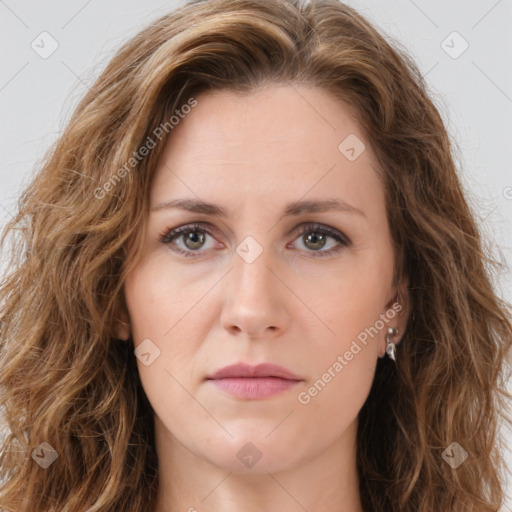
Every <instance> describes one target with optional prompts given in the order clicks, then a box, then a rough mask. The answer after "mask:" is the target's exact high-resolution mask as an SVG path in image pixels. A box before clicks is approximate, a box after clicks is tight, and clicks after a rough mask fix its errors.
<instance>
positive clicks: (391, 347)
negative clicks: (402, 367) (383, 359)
mask: <svg viewBox="0 0 512 512" xmlns="http://www.w3.org/2000/svg"><path fill="white" fill-rule="evenodd" d="M397 333H398V329H395V328H394V327H388V332H387V334H386V354H387V355H388V356H389V357H390V358H391V359H393V361H395V362H396V359H395V355H396V352H395V344H394V343H392V342H391V341H390V339H389V338H391V336H394V335H395V334H397Z"/></svg>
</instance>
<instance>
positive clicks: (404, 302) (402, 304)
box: [379, 278, 410, 358]
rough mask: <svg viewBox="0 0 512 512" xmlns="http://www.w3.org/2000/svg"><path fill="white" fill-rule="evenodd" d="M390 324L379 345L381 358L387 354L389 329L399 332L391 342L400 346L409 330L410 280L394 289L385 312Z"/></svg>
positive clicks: (406, 279) (387, 324)
mask: <svg viewBox="0 0 512 512" xmlns="http://www.w3.org/2000/svg"><path fill="white" fill-rule="evenodd" d="M384 314H385V315H386V318H387V319H388V322H387V323H386V327H385V329H383V334H382V339H381V340H380V343H379V357H380V358H382V357H384V355H385V353H386V334H387V332H388V331H387V328H388V327H394V328H395V329H396V330H397V331H398V332H397V333H396V334H395V336H393V337H392V338H391V341H392V342H393V343H394V344H395V345H398V343H400V341H401V340H402V338H403V336H404V333H405V329H406V328H407V320H408V319H409V314H410V296H409V279H408V278H405V279H404V280H403V281H402V283H400V285H399V286H397V287H396V288H395V289H394V293H393V296H392V298H391V299H390V300H389V302H388V303H387V304H386V308H385V311H384Z"/></svg>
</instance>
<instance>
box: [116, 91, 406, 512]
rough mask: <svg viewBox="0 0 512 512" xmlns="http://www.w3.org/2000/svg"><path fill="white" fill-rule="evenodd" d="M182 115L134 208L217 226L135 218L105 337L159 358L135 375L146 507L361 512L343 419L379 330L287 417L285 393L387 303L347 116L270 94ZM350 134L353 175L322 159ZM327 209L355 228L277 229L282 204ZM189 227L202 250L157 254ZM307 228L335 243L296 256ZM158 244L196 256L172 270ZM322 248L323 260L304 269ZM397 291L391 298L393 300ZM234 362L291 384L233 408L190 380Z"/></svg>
mask: <svg viewBox="0 0 512 512" xmlns="http://www.w3.org/2000/svg"><path fill="white" fill-rule="evenodd" d="M197 100H198V104H197V106H196V107H195V108H194V109H192V111H191V112H190V114H188V115H187V116H186V117H185V119H183V120H182V121H180V124H179V125H177V126H176V127H175V128H174V129H173V131H172V133H171V136H170V137H169V139H168V141H167V143H166V144H167V145H166V147H165V150H164V152H163V154H162V157H161V159H160V161H159V164H158V167H157V169H156V171H155V174H154V177H153V181H152V186H151V190H150V208H153V207H155V206H156V205H158V204H160V203H162V202H164V201H169V200H173V199H177V198H192V199H202V200H204V201H207V202H210V203H215V204H218V205H220V206H222V207H223V208H225V209H226V210H227V213H228V215H227V217H225V218H222V217H219V216H217V215H211V214H205V213H201V214H198V213H191V212H187V211H184V210H179V209H171V208H162V209H160V210H156V211H152V212H151V213H150V216H149V219H148V230H147V239H146V241H145V249H144V250H145V252H144V255H143V257H142V259H141V260H140V261H139V263H138V264H137V266H136V267H135V268H134V269H133V271H132V272H131V273H130V274H129V276H128V277H127V280H126V282H125V298H126V304H127V308H128V310H127V312H126V313H127V314H126V316H125V317H124V321H125V322H126V323H127V324H128V326H123V325H120V326H119V337H120V338H123V339H127V338H128V337H129V336H130V335H131V336H133V340H134V344H135V347H137V346H138V345H139V344H140V343H141V342H142V341H143V340H144V339H147V338H149V339H150V340H151V342H152V343H153V344H154V345H152V346H156V347H158V349H159V350H160V355H159V356H158V357H157V358H156V359H155V360H154V361H153V362H152V363H151V364H150V365H148V366H146V365H144V364H143V363H142V362H141V361H140V360H137V365H138V370H139V374H140V378H141V381H142V385H143V387H144V390H145V392H146V394H147V396H148V399H149V401H150V403H151V405H152V407H153V410H154V414H155V437H156V448H157V453H158V458H159V474H160V486H159V491H158V499H157V506H156V509H155V510H156V511H157V512H163V511H187V510H188V511H189V512H193V511H194V510H197V511H223V512H231V511H237V512H239V511H240V510H243V511H244V512H253V511H254V512H256V511H261V510H266V511H269V512H277V511H281V510H287V511H291V512H295V511H297V512H298V511H301V512H303V510H304V509H307V510H308V511H309V512H316V511H322V512H325V511H349V512H361V511H362V507H361V502H360V496H359V490H358V478H357V473H356V432H357V415H358V412H359V410H360V409H361V407H362V406H363V404H364V402H365V400H366V398H367V396H368V393H369V391H370V387H371V384H372V380H373V377H374V373H375V367H376V363H377V358H378V357H382V356H383V355H384V352H385V348H386V342H385V334H386V328H384V329H381V330H380V331H379V332H378V334H377V335H375V336H373V337H370V338H369V339H368V342H367V344H366V345H364V344H362V343H359V345H360V347H361V350H360V351H359V352H358V353H357V354H356V355H354V356H353V358H352V359H351V360H350V361H347V364H346V366H344V367H343V369H342V371H340V372H338V373H337V374H336V376H335V377H334V378H331V380H330V382H329V383H327V385H326V386H325V387H324V388H323V389H322V390H321V392H319V393H317V395H316V396H314V397H311V400H310V401H309V403H307V404H303V403H300V402H299V400H298V393H299V392H301V391H302V392H304V391H307V390H308V389H309V388H310V387H311V386H312V385H313V383H314V382H315V381H317V380H318V379H319V378H320V377H321V376H322V375H323V374H324V373H325V372H326V371H327V370H328V368H330V367H331V368H332V366H333V363H334V362H335V361H336V360H337V357H338V356H339V355H341V356H343V354H344V353H345V352H346V351H347V350H349V349H350V347H351V344H352V343H353V341H354V340H355V339H356V338H357V336H358V334H360V333H361V332H362V331H364V330H365V328H368V327H370V326H374V325H375V323H376V321H377V320H378V319H379V317H380V318H382V316H380V315H382V314H386V312H388V311H389V310H390V309H391V308H392V305H393V304H394V303H396V297H397V292H398V291H399V289H398V287H396V286H394V285H393V248H392V240H391V235H390V231H389V226H388V222H387V216H386V209H385V196H384V188H383V185H382V183H381V181H380V179H379V177H378V175H377V173H376V171H375V168H376V167H377V166H376V159H375V156H374V153H373V152H372V150H371V147H370V141H368V140H365V138H364V134H363V133H362V131H361V129H360V127H359V126H358V123H357V122H356V120H355V118H354V116H353V115H351V110H350V108H349V106H347V105H345V104H344V103H342V102H340V101H339V100H336V99H334V98H333V97H331V96H330V95H329V93H327V92H325V91H323V90H321V89H319V88H310V87H305V86H300V87H299V86H296V87H295V86H294V87H290V86H287V85H280V84H273V85H270V86H267V87H265V88H261V89H258V90H257V91H256V92H254V93H251V94H246V95H242V96H241V95H236V94H234V93H232V92H227V91H221V92H219V91H215V92H207V93H203V94H202V95H200V96H199V97H198V98H197ZM349 134H355V135H356V136H357V137H358V138H359V139H360V140H361V141H363V142H364V144H365V145H366V150H364V151H363V152H362V154H361V155H360V156H359V157H358V158H357V159H356V160H355V161H349V159H347V158H346V157H345V156H344V155H343V154H342V153H341V152H340V151H339V150H338V145H339V144H340V142H342V141H343V140H344V139H345V138H346V137H347V136H348V135H349ZM332 198H336V199H341V200H343V201H345V202H347V203H349V204H351V205H352V206H353V207H355V208H357V209H359V210H361V212H362V213H363V214H357V213H354V212H349V211H334V210H333V211H327V212H317V213H302V214H300V215H297V216H291V217H286V218H281V215H282V211H283V210H284V208H285V206H286V205H287V204H288V203H290V202H292V201H297V200H324V199H332ZM198 222H209V223H210V224H211V226H208V225H206V226H203V228H205V229H208V230H210V232H211V233H212V234H211V235H209V234H208V233H206V232H205V231H201V230H200V231H197V230H196V231H195V233H196V236H197V235H200V234H201V233H202V234H203V235H204V236H205V239H204V243H203V245H201V243H200V242H199V243H198V242H197V240H196V242H195V244H194V243H193V242H192V243H191V242H190V241H189V243H188V245H185V244H186V240H185V237H184V236H183V235H179V236H178V237H177V238H176V239H175V240H174V242H173V243H171V244H170V245H165V244H163V243H162V242H161V241H160V240H159V238H160V235H161V234H162V233H165V232H167V231H168V230H169V229H171V228H172V229H174V228H176V227H178V226H185V225H188V224H191V223H198ZM305 223H318V224H321V225H322V226H328V227H331V228H333V229H335V230H337V231H339V232H340V233H341V234H343V235H345V236H346V237H348V238H349V239H350V244H349V245H348V246H344V245H341V244H340V243H339V242H337V241H336V240H335V239H333V238H331V236H330V235H327V237H326V238H325V245H324V246H322V244H321V242H320V243H319V242H318V240H316V241H315V240H314V238H313V239H312V240H311V241H309V242H308V235H309V237H311V236H313V237H314V233H315V229H314V228H312V229H310V230H309V231H307V232H306V233H304V234H301V233H300V232H299V231H298V227H299V226H300V225H301V224H305ZM249 235H250V236H251V237H253V238H254V239H255V241H256V242H257V244H259V247H261V249H262V253H261V254H260V255H259V257H258V258H256V259H255V260H254V261H253V262H251V263H248V262H247V261H246V260H245V259H244V258H242V257H241V256H239V255H238V254H237V252H236V249H237V247H238V246H239V245H240V244H241V243H242V242H243V241H244V239H245V238H246V237H247V236H249ZM320 236H321V235H320ZM173 246H174V247H178V248H181V249H182V250H188V251H189V252H192V253H194V250H195V251H196V252H195V253H194V254H192V257H185V256H183V255H181V254H178V253H176V252H174V251H173V250H172V249H171V247H173ZM243 246H244V244H241V247H243ZM336 248H338V249H339V250H338V251H337V252H335V251H336ZM250 250H251V251H254V247H253V248H252V249H250ZM329 250H330V252H331V257H315V254H318V253H319V252H322V251H324V252H325V251H329ZM194 255H195V256H194ZM406 284H407V283H401V284H400V287H399V288H400V291H401V293H402V294H403V296H404V297H405V298H407V296H406ZM401 304H402V305H403V306H404V307H403V309H402V311H401V312H400V313H399V314H396V315H394V318H392V319H390V320H389V321H388V322H387V323H386V327H387V326H391V327H395V328H398V330H399V331H398V332H399V334H398V335H397V336H395V337H394V338H393V341H394V342H395V343H398V342H399V340H400V337H401V334H402V333H403V331H404V328H405V323H406V314H405V312H406V304H404V302H403V301H402V302H401ZM386 318H388V317H386ZM236 362H245V363H248V364H253V365H254V364H259V363H260V362H273V363H277V364H279V365H281V366H284V367H285V368H288V369H289V370H291V371H292V372H294V373H296V374H298V375H299V376H300V377H301V379H302V381H301V382H300V383H299V384H298V385H297V386H295V387H294V388H293V389H290V390H287V391H285V392H283V393H281V394H278V395H275V396H273V397H268V398H264V399H259V400H247V399H240V398H234V397H232V396H230V395H227V394H226V393H224V392H222V391H220V390H218V389H217V388H216V387H214V386H213V385H212V384H211V383H209V382H206V381H205V380H204V379H205V377H206V376H207V375H208V374H211V373H212V372H214V371H216V370H218V369H220V368H222V367H224V366H226V365H229V364H232V363H236ZM248 442H250V443H253V445H254V446H256V447H257V449H258V451H259V453H261V459H260V460H258V462H257V463H255V464H254V465H253V466H252V467H248V466H246V465H244V464H243V463H242V462H241V460H239V458H238V457H237V453H238V452H239V450H240V449H241V448H242V447H243V446H244V445H245V444H246V443H248Z"/></svg>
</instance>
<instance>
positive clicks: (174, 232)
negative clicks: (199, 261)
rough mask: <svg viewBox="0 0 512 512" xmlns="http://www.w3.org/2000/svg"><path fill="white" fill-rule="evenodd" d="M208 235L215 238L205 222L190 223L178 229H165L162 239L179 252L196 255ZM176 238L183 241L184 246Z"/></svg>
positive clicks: (187, 255) (185, 254) (184, 254)
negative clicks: (205, 225)
mask: <svg viewBox="0 0 512 512" xmlns="http://www.w3.org/2000/svg"><path fill="white" fill-rule="evenodd" d="M207 237H212V238H213V235H212V234H211V233H210V231H209V230H208V229H206V228H205V227H204V225H203V224H188V225H187V226H180V227H178V228H176V229H171V230H168V231H165V232H164V233H162V234H161V235H160V241H161V242H162V243H163V244H165V245H169V246H170V248H171V249H172V250H173V251H175V252H177V253H178V254H182V255H183V256H186V257H189V256H192V257H194V256H195V254H193V253H195V252H199V251H198V249H200V248H202V247H203V244H204V242H205V240H206V238H207ZM175 240H177V241H180V242H182V243H183V244H184V247H180V246H179V245H178V244H177V243H176V242H175ZM203 252H204V251H203Z"/></svg>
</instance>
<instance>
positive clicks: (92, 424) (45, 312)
mask: <svg viewBox="0 0 512 512" xmlns="http://www.w3.org/2000/svg"><path fill="white" fill-rule="evenodd" d="M268 84H288V85H290V86H291V87H293V86H294V85H297V84H301V85H302V84H303V85H311V86H314V87H319V88H322V89H323V90H325V91H327V92H328V93H330V94H332V95H333V97H335V98H336V99H339V100H341V101H343V102H345V103H346V104H347V105H349V106H350V107H351V108H352V109H353V111H354V112H355V113H356V115H357V119H358V121H359V123H360V125H361V127H362V128H363V131H364V133H365V135H366V136H367V139H368V140H369V141H370V143H371V144H372V148H373V150H374V152H375V154H376V156H377V158H378V163H379V169H378V172H379V173H380V175H381V176H382V179H383V183H384V187H385V192H386V201H387V205H386V207H387V212H388V220H389V225H390V228H391V233H392V240H393V244H394V250H395V282H396V283H399V282H402V280H403V279H404V278H408V282H409V285H408V294H409V301H410V305H409V310H410V312H411V314H410V317H409V319H408V324H407V329H406V332H405V333H404V336H403V338H402V340H401V343H400V344H399V346H398V347H397V348H398V354H399V360H398V361H399V362H398V365H397V366H395V365H394V364H393V363H392V362H390V361H389V360H388V359H382V360H379V361H378V362H377V368H376V374H375V379H374V383H373V386H372V388H371V391H370V394H369V396H368V399H367V401H366V402H365V404H364V406H363V408H362V409H361V411H360V413H359V417H358V419H359V422H358V435H357V468H358V474H359V482H360V483H359V485H360V492H361V497H362V503H363V507H364V510H365V511H366V512H370V511H372V512H373V511H375V510H379V511H382V512H391V511H396V510H400V511H402V512H413V511H414V512H432V511H436V512H438V511H439V512H440V511H443V512H459V511H460V512H462V511H464V512H469V511H481V512H491V511H492V512H496V511H498V510H499V508H500V506H501V504H502V502H503V498H504V496H503V495H504V490H503V480H502V476H503V475H502V474H501V472H502V471H503V470H504V461H503V460H502V455H501V452H500V450H501V448H502V444H501V443H502V439H501V436H500V430H499V427H500V424H501V423H502V420H504V419H507V420H508V415H507V414H506V411H508V410H507V408H506V406H507V402H508V399H510V398H511V396H510V394H508V393H507V391H506V386H505V384H506V377H505V373H506V372H505V368H507V364H506V356H507V353H509V351H510V347H511V340H512V324H511V315H510V304H507V303H506V302H505V301H504V300H503V299H501V298H500V297H499V296H498V294H497V292H496V291H495V289H494V286H493V281H492V278H493V276H494V273H495V272H497V271H498V270H499V269H500V268H499V264H498V262H497V260H496V259H494V258H493V257H492V254H491V250H490V249H489V247H488V244H486V243H485V241H484V239H483V236H482V235H481V234H480V233H479V230H478V228H477V225H476V222H475V216H474V214H473V213H472V211H471V209H470V207H469V205H468V199H467V197H468V196H467V194H466V192H464V190H463V187H462V185H461V181H460V179H459V177H458V169H457V166H456V164H455V156H454V149H453V144H452V143H451V141H450V139H449V136H448V134H447V131H446V129H445V126H444V124H443V121H442V118H441V115H440V113H439V111H438V109H437V108H436V106H435V104H434V102H433V100H432V99H431V97H430V96H431V94H430V93H429V92H428V89H427V86H426V84H425V82H424V78H423V77H422V75H421V73H420V71H419V70H418V68H417V67H416V65H415V63H414V62H413V61H412V59H411V58H410V57H409V56H408V55H407V52H406V51H405V50H404V49H403V48H402V47H401V46H400V44H399V43H398V42H396V41H394V40H392V39H391V38H390V37H389V36H384V35H382V34H381V33H380V32H379V31H378V30H377V29H376V28H375V27H374V26H373V25H372V24H371V23H370V22H369V21H367V20H366V19H365V18H364V17H363V16H361V15H360V14H359V13H357V12H356V11H355V10H353V9H352V8H350V7H348V6H346V5H344V4H343V3H341V2H338V1H336V0H313V1H311V2H301V1H300V0H274V1H268V0H209V1H205V0H200V1H193V2H189V3H187V4H183V5H181V6H180V7H179V8H178V9H176V10H175V11H173V12H171V13H169V14H167V15H165V16H162V17H160V18H159V19H157V20H156V21H155V22H154V23H152V24H151V25H150V26H148V27H147V28H145V29H144V30H142V31H141V32H140V33H138V34H137V35H136V36H135V37H133V38H132V39H130V40H129V41H128V42H126V43H125V44H124V45H123V46H122V47H121V48H120V49H119V50H118V51H117V53H116V54H115V56H114V57H113V58H112V59H111V60H110V61H109V62H108V63H107V65H106V66H105V68H104V69H103V70H102V72H101V73H100V76H99V78H97V79H96V81H95V83H94V84H93V85H92V86H91V87H90V90H89V91H88V92H87V93H86V94H85V96H84V97H83V98H82V99H81V100H80V101H79V103H78V105H77V107H76V109H75V110H74V111H73V114H72V116H71V118H70V120H69V122H68V123H67V124H66V127H65V130H64V131H63V133H62V135H61V136H60V137H59V139H58V140H57V141H56V142H55V143H54V144H53V145H52V147H51V148H49V150H48V151H47V153H46V154H45V156H44V158H43V160H42V161H41V162H40V164H39V165H38V169H37V173H36V174H35V176H34V177H33V178H32V181H31V182H30V183H29V185H28V186H27V187H26V188H25V190H24V191H23V193H22V195H21V196H20V198H19V202H18V207H17V208H18V209H17V211H16V213H15V216H14V218H13V219H12V220H11V221H10V222H9V223H8V224H7V225H6V226H5V229H4V230H3V234H2V238H1V244H2V247H5V246H6V245H7V242H8V240H10V241H11V242H12V244H11V245H10V249H11V256H10V259H9V262H10V264H9V267H8V272H6V274H5V277H4V278H3V280H2V282H1V286H0V322H1V323H0V399H1V400H0V405H1V406H2V408H3V414H4V418H5V422H6V424H7V432H6V435H5V439H4V441H3V444H2V447H1V451H0V481H1V484H0V485H1V487H0V507H1V508H2V510H6V511H9V512H20V511H22V512H24V511H31V512H33V511H37V512H46V511H66V512H75V511H76V512H78V511H80V512H83V511H84V510H86V511H88V512H93V511H115V512H142V511H147V510H152V507H153V506H154V500H155V496H156V491H157V488H158V459H157V454H156V451H155V446H154V437H153V427H154V425H153V416H152V414H153V412H152V408H151V406H150V404H149V402H148V400H147V398H146V396H145V394H144V391H143V389H142V386H141V382H140V380H139V377H138V372H137V366H136V364H135V357H134V355H133V348H134V346H133V340H132V339H131V340H129V343H121V342H120V341H119V340H117V339H116V330H115V325H116V320H117V319H118V317H119V314H120V312H121V311H126V309H125V308H126V304H125V302H124V296H123V282H124V279H125V277H126V274H127V272H129V270H130V269H131V268H133V265H134V264H135V263H136V261H137V258H138V257H139V255H140V250H141V248H142V244H143V240H144V231H145V222H146V218H147V214H148V196H149V185H150V181H151V177H152V173H153V172H154V169H155V167H156V163H157V160H158V158H159V155H160V154H161V151H162V148H163V147H164V145H165V140H166V139H167V138H168V137H172V124H170V122H169V119H170V118H171V116H172V115H173V114H174V113H176V111H178V112H179V111H180V109H183V111H184V105H186V104H187V103H188V104H190V101H191V99H194V98H196V97H197V96H198V95H199V94H201V92H203V91H208V90H229V91H232V92H236V93H240V94H246V93H249V92H251V91H254V90H255V89H256V88H258V87H261V86H264V85H268ZM162 127H164V129H162ZM156 134H159V137H157V136H156ZM157 139H158V140H157ZM149 140H151V141H152V142H153V146H154V147H151V148H150V149H148V148H149ZM144 146H145V147H146V148H147V149H148V150H147V151H145V152H143V151H142V149H141V148H142V147H144ZM142 153H144V154H142ZM127 163H128V165H127ZM123 169H124V171H123ZM8 235H12V236H11V237H10V238H9V237H8ZM453 441H456V442H457V443H459V444H460V445H461V447H463V448H464V450H465V451H466V452H467V454H468V460H467V461H466V462H465V463H463V464H461V465H460V466H459V467H457V468H456V469H455V468H452V467H451V466H450V465H449V464H447V463H446V462H445V461H444V460H443V458H442V453H443V451H444V450H445V449H446V448H447V447H448V446H449V445H450V444H451V443H452V442H453ZM43 442H46V443H48V444H49V445H50V446H51V447H53V449H54V450H55V451H56V452H57V454H58V458H57V459H56V461H55V462H54V463H53V464H51V465H50V466H49V467H47V468H46V469H43V468H42V467H41V466H40V465H39V464H37V463H36V458H37V453H38V452H37V450H38V449H39V450H41V448H38V447H39V446H40V444H41V443H43ZM34 453H35V456H34Z"/></svg>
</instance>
